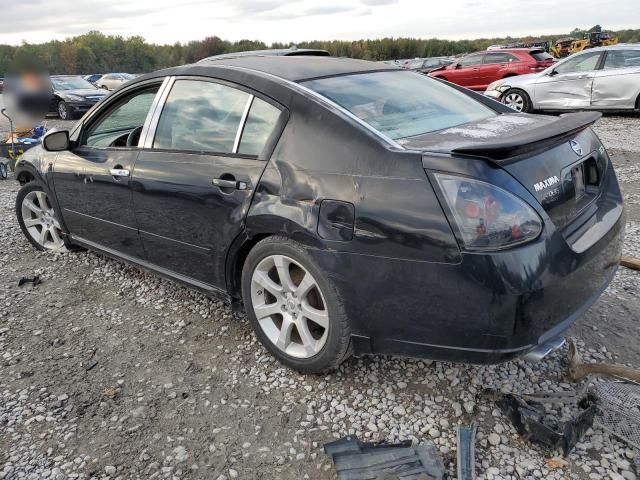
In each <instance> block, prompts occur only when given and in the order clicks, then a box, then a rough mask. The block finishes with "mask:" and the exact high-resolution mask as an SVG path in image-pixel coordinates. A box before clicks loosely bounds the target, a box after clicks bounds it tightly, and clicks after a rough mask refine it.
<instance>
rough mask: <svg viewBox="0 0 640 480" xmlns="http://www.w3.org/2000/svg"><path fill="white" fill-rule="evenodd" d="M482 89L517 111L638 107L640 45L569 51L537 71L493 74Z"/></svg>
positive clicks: (632, 108)
mask: <svg viewBox="0 0 640 480" xmlns="http://www.w3.org/2000/svg"><path fill="white" fill-rule="evenodd" d="M485 95H487V96H489V97H491V98H493V99H495V100H498V101H500V102H502V103H504V104H506V105H508V106H510V107H511V108H513V109H514V110H517V111H519V112H531V111H534V110H578V109H579V110H589V109H593V110H634V109H635V110H640V45H623V44H622V45H615V46H609V47H600V48H593V49H589V50H585V51H583V52H580V53H575V54H573V55H572V56H570V57H568V58H566V59H564V60H561V61H559V62H558V63H557V64H555V65H553V66H551V67H549V68H547V69H545V70H543V71H542V72H538V73H534V74H530V75H522V76H518V77H510V78H502V79H496V81H494V82H492V83H491V84H490V85H489V86H488V88H487V91H486V92H485Z"/></svg>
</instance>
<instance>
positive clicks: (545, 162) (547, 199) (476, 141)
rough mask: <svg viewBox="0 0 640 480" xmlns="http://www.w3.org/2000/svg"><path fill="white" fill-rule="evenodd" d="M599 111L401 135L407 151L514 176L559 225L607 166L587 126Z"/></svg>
mask: <svg viewBox="0 0 640 480" xmlns="http://www.w3.org/2000/svg"><path fill="white" fill-rule="evenodd" d="M598 118H600V114H599V113H588V112H581V113H574V114H566V115H562V116H559V117H553V116H543V115H526V114H515V113H514V114H504V115H497V116H495V117H490V118H488V119H485V120H482V121H479V122H473V123H469V124H465V125H461V126H458V127H454V128H449V129H446V130H442V131H440V132H434V133H430V134H425V135H418V136H415V137H411V138H405V139H401V140H400V141H399V143H400V144H401V145H403V146H404V147H405V148H408V149H416V150H421V151H423V152H434V153H445V154H451V155H455V156H463V157H469V158H478V157H480V158H483V159H486V160H488V161H490V162H492V163H494V164H497V165H500V166H501V167H502V168H504V169H505V170H507V171H508V172H509V173H510V174H511V175H512V176H513V177H514V178H516V179H517V180H518V181H519V182H520V183H521V184H522V185H523V186H524V187H525V188H526V189H527V190H528V191H529V192H530V193H531V194H532V195H533V196H535V198H536V199H538V201H539V202H540V204H541V205H542V207H543V208H544V209H545V210H546V212H547V214H548V215H549V217H550V218H551V219H552V221H553V222H554V224H555V225H556V226H557V227H559V228H563V227H565V226H567V225H568V224H569V223H571V221H572V220H573V219H575V218H576V217H577V216H578V215H580V213H582V212H583V211H584V210H585V209H586V208H588V206H589V205H590V204H591V203H592V202H593V200H595V198H596V197H597V195H598V193H599V188H600V185H601V183H602V178H603V176H604V174H605V171H606V167H607V157H606V153H605V152H604V148H603V147H602V144H601V143H600V141H599V140H598V139H597V137H596V136H595V134H593V132H591V130H589V129H588V127H589V126H590V125H591V124H593V122H595V121H596V120H597V119H598Z"/></svg>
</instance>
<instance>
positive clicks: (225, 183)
mask: <svg viewBox="0 0 640 480" xmlns="http://www.w3.org/2000/svg"><path fill="white" fill-rule="evenodd" d="M211 183H212V184H213V185H215V186H216V187H220V188H221V189H222V190H227V189H229V190H230V189H233V190H246V189H247V184H246V183H245V182H236V181H235V180H230V179H228V178H214V179H212V180H211Z"/></svg>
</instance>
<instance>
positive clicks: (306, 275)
mask: <svg viewBox="0 0 640 480" xmlns="http://www.w3.org/2000/svg"><path fill="white" fill-rule="evenodd" d="M242 297H243V300H244V306H245V310H246V312H247V316H248V317H249V321H250V322H251V325H252V326H253V329H254V331H255V332H256V335H257V336H258V339H259V340H260V342H261V343H262V344H263V345H264V346H265V348H266V349H267V350H269V352H271V354H272V355H273V356H274V357H276V358H277V359H278V360H279V361H280V362H281V363H283V364H284V365H287V366H288V367H290V368H293V369H294V370H297V371H299V372H301V373H322V372H326V371H329V370H333V369H335V368H337V367H338V365H340V363H342V362H343V361H344V360H345V359H346V358H347V357H348V356H349V355H350V354H351V338H350V337H351V334H350V329H349V322H348V320H347V316H346V313H345V309H344V305H343V302H342V300H341V299H340V297H339V295H338V293H337V291H336V289H335V286H334V285H333V283H332V282H331V281H330V280H329V279H328V277H327V276H326V274H325V273H324V272H323V271H322V270H321V269H320V267H319V266H318V265H317V263H316V262H315V260H314V259H313V258H312V257H311V256H310V255H309V254H308V253H307V252H306V251H305V249H304V248H303V247H302V246H301V245H300V244H298V243H297V242H294V241H292V240H290V239H288V238H285V237H280V236H275V237H269V238H266V239H264V240H262V241H261V242H259V243H258V244H257V245H256V246H255V247H254V248H253V249H252V250H251V251H250V252H249V255H248V256H247V259H246V261H245V263H244V267H243V269H242Z"/></svg>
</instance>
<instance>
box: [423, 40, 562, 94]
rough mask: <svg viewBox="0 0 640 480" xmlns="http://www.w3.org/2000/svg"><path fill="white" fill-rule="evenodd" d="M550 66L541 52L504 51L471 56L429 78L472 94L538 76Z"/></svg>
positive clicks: (491, 51)
mask: <svg viewBox="0 0 640 480" xmlns="http://www.w3.org/2000/svg"><path fill="white" fill-rule="evenodd" d="M553 62H554V59H553V57H552V56H551V55H549V54H548V53H547V52H545V51H544V50H541V49H535V48H534V49H531V48H503V49H500V50H489V51H485V52H476V53H470V54H469V55H466V56H464V57H462V58H461V59H459V60H458V61H457V62H454V63H452V64H451V65H447V66H446V67H443V68H441V69H439V70H435V71H433V72H431V73H430V74H429V75H430V76H432V77H435V78H441V79H443V80H447V81H449V82H452V83H455V84H458V85H460V86H463V87H467V88H470V89H471V90H486V89H487V87H488V86H489V84H490V83H491V82H495V81H496V80H500V79H502V78H505V77H513V76H514V75H524V74H526V73H535V72H540V71H542V70H544V69H545V68H547V67H549V66H551V65H553Z"/></svg>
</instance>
